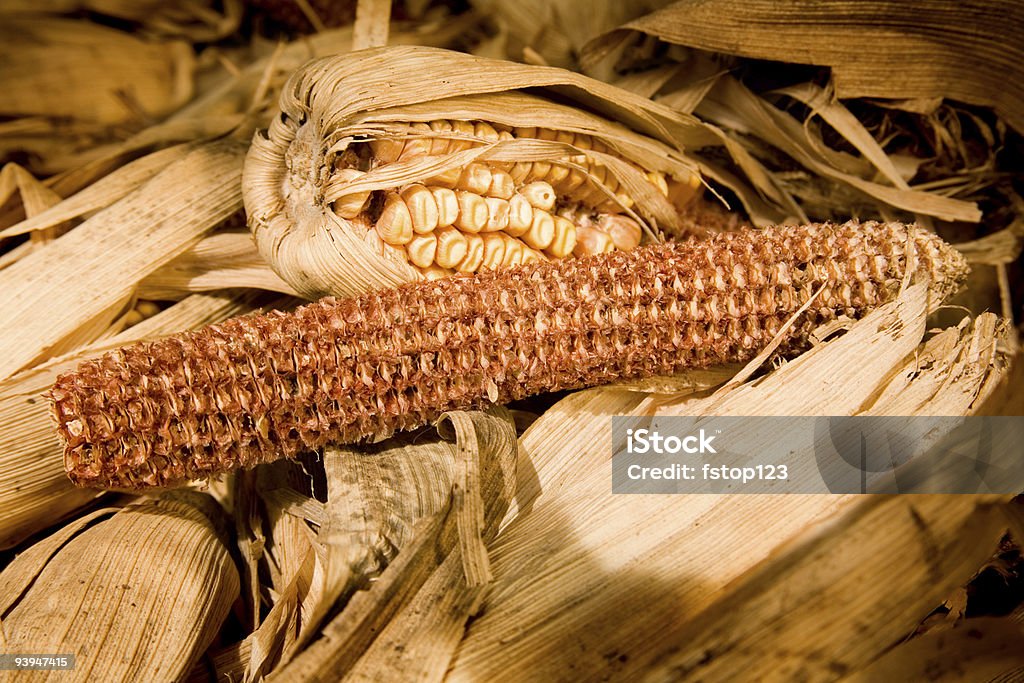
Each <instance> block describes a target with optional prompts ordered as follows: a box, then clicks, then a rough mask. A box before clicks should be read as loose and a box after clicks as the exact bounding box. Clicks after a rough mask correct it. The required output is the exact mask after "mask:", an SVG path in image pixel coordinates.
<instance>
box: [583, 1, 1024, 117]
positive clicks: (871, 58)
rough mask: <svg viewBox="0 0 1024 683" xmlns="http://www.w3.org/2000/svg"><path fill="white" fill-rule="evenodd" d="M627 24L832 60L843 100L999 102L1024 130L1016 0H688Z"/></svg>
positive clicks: (770, 53) (682, 40)
mask: <svg viewBox="0 0 1024 683" xmlns="http://www.w3.org/2000/svg"><path fill="white" fill-rule="evenodd" d="M623 29H624V30H633V31H640V32H643V33H646V34H649V35H652V36H657V37H658V38H660V39H662V40H665V41H668V42H671V43H677V44H680V45H688V46H690V47H697V48H701V49H704V50H713V51H716V52H725V53H729V54H737V55H741V56H745V57H754V58H758V59H772V60H778V61H785V62H797V63H802V64H819V65H824V66H830V67H832V72H833V75H834V77H835V85H836V94H837V95H838V96H839V97H842V98H846V97H890V98H899V99H906V98H933V97H946V98H949V99H954V100H962V101H964V102H970V103H972V104H980V105H985V106H990V107H993V108H994V109H995V110H996V112H997V113H998V114H999V115H1000V116H1002V117H1004V118H1005V119H1006V120H1007V121H1008V122H1009V123H1010V125H1012V126H1013V127H1014V128H1016V129H1017V130H1018V131H1024V71H1022V70H1021V68H1020V64H1021V63H1022V62H1024V50H1022V48H1021V44H1020V40H1019V39H1018V38H1019V36H1020V34H1021V32H1022V30H1024V14H1022V12H1021V8H1020V4H1019V3H1016V2H1013V1H1012V0H987V1H986V2H983V3H981V4H979V5H977V6H974V7H972V9H971V11H969V12H965V11H963V9H962V5H961V4H960V3H958V2H955V1H954V0H926V1H924V2H920V3H914V4H908V3H905V2H899V1H898V0H887V1H884V2H877V3H871V4H870V5H866V4H860V3H856V2H846V1H844V0H829V1H828V2H819V3H815V4H814V5H813V6H810V5H804V4H796V3H781V4H780V3H776V2H772V1H771V0H755V1H754V2H740V1H737V0H711V1H701V2H696V1H695V0H682V1H681V2H676V3H674V4H673V5H671V6H669V7H666V8H664V9H662V10H659V11H656V12H653V13H651V14H648V15H647V16H645V17H642V18H640V19H637V20H635V21H632V22H630V23H628V24H625V26H624V27H623ZM617 33H618V32H614V33H613V34H612V35H606V36H602V37H600V38H597V39H595V40H594V41H593V42H592V43H591V45H589V46H588V47H587V48H586V49H585V51H584V52H585V53H586V52H594V51H597V50H601V49H606V48H607V46H608V45H609V44H613V43H615V42H616V41H617V40H620V39H621V35H616V34H617ZM865 45H870V46H871V49H870V50H866V49H864V46H865ZM992 46H998V48H997V49H991V48H992ZM894 64H898V65H899V68H893V65H894Z"/></svg>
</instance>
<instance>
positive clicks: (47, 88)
mask: <svg viewBox="0 0 1024 683" xmlns="http://www.w3.org/2000/svg"><path fill="white" fill-rule="evenodd" d="M0 45H2V46H3V47H2V48H0V60H2V61H3V63H4V70H3V72H2V74H0V89H2V91H3V92H4V97H3V99H2V100H0V115H2V116H4V117H21V118H16V119H14V120H13V121H10V122H6V123H5V124H4V126H3V127H2V128H0V152H3V153H4V154H5V155H6V153H9V152H26V151H28V152H31V153H32V155H33V156H36V157H39V158H40V160H41V161H40V162H37V163H38V164H39V168H45V169H57V168H61V167H66V166H65V165H64V163H63V162H62V161H61V159H62V158H65V157H67V156H69V154H70V153H71V152H73V151H74V150H84V149H85V148H88V147H95V146H96V144H97V143H98V142H108V141H109V140H110V139H111V136H112V133H113V132H114V128H113V127H114V126H134V127H135V128H141V127H142V125H144V124H145V123H147V122H148V121H149V120H152V119H154V118H161V117H163V116H165V115H166V114H168V113H170V112H171V111H173V110H174V109H177V108H178V107H180V106H182V105H183V104H184V103H185V102H187V101H188V100H189V99H190V98H191V97H192V93H193V85H192V75H193V69H194V58H193V55H192V49H191V47H190V46H189V45H188V44H186V43H184V42H181V41H167V42H157V41H154V42H147V41H142V40H140V39H139V38H137V37H135V36H133V35H131V34H128V33H124V32H121V31H117V30H114V29H111V28H106V27H102V26H99V25H97V24H85V23H83V22H79V21H73V20H67V19H58V18H53V17H28V18H19V17H4V21H3V25H2V27H0ZM53 46H58V49H54V47H53ZM95 153H96V152H92V154H95Z"/></svg>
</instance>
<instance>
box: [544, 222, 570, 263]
mask: <svg viewBox="0 0 1024 683" xmlns="http://www.w3.org/2000/svg"><path fill="white" fill-rule="evenodd" d="M554 221H555V236H554V239H552V240H551V244H549V245H548V247H547V253H549V254H551V255H552V256H554V257H555V258H565V257H566V256H568V255H569V254H571V253H572V250H573V249H575V248H576V225H575V224H574V223H573V222H572V221H570V220H569V219H567V218H563V217H562V216H555V217H554Z"/></svg>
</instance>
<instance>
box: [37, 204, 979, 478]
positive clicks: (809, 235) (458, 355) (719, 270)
mask: <svg viewBox="0 0 1024 683" xmlns="http://www.w3.org/2000/svg"><path fill="white" fill-rule="evenodd" d="M908 264H912V265H910V267H909V268H908ZM965 272H966V265H965V262H964V260H963V258H962V257H961V256H960V255H959V254H958V253H957V252H956V251H955V250H954V249H952V248H951V247H949V246H948V245H946V244H945V243H943V242H942V241H941V240H939V239H938V238H937V237H935V236H934V235H931V234H928V233H926V232H924V231H921V230H917V229H914V228H913V227H907V226H904V225H902V224H898V223H893V224H880V223H867V224H863V225H862V224H857V223H848V224H845V225H841V226H837V225H815V226H807V227H803V228H783V229H768V230H763V231H756V230H748V231H741V232H736V233H722V234H719V235H715V236H713V237H711V238H709V239H708V240H706V241H703V240H691V241H687V242H682V243H671V244H664V245H652V246H648V247H642V248H639V249H636V250H633V251H632V252H614V253H610V254H603V255H600V256H595V257H591V258H588V259H573V260H562V261H557V262H551V263H537V264H531V265H528V266H522V267H521V269H519V270H516V269H508V270H498V271H491V272H487V273H481V274H477V275H475V276H472V277H460V278H448V279H443V280H438V281H435V282H426V283H410V284H408V285H405V286H402V287H399V288H397V289H390V290H383V291H380V292H376V293H372V294H367V295H363V296H361V297H357V298H354V299H347V300H337V299H332V298H328V299H324V300H323V301H320V302H318V303H315V304H311V305H309V306H305V307H303V308H300V309H298V310H297V311H296V312H295V313H292V314H285V313H279V312H278V313H271V314H269V315H264V316H253V317H245V318H235V319H232V320H230V321H228V322H225V323H223V324H221V325H214V326H211V327H208V328H206V329H204V330H202V331H200V332H198V333H189V334H182V335H178V336H175V337H171V338H169V339H165V340H161V341H157V342H152V343H145V344H139V345H135V346H130V347H126V348H124V349H121V350H119V351H117V352H116V353H111V354H108V355H106V356H104V357H103V358H102V359H100V360H98V361H87V362H85V363H83V364H82V365H81V366H80V368H79V369H78V370H77V371H76V372H73V373H69V374H66V375H63V376H61V377H60V378H59V379H58V380H57V382H56V384H55V385H54V387H53V389H52V391H51V394H50V395H51V397H52V399H53V401H54V415H55V417H56V420H57V424H58V427H59V431H60V434H61V437H62V438H63V439H64V441H65V443H66V446H67V447H66V451H65V465H66V467H67V470H68V473H69V475H70V476H71V477H72V479H73V480H74V481H76V482H77V483H78V484H80V485H95V486H106V487H114V488H138V487H144V486H161V485H172V484H177V483H180V482H182V481H185V480H188V479H193V478H196V477H202V476H207V475H210V474H213V473H217V472H223V471H227V470H231V469H235V468H237V467H251V466H253V465H256V464H258V463H260V462H267V461H269V460H274V459H277V458H280V457H295V456H296V455H297V454H299V453H300V452H302V451H304V450H308V449H315V448H320V447H323V446H324V445H325V444H328V443H346V442H354V441H360V440H365V439H380V438H384V437H387V436H389V435H391V434H392V433H393V432H394V431H395V430H401V429H410V428H413V427H418V426H421V425H423V424H425V423H428V422H430V421H432V420H435V419H436V418H437V417H438V416H440V414H441V413H442V412H444V411H446V410H453V409H467V408H472V407H477V406H481V405H486V404H488V403H506V402H508V401H512V400H515V399H519V398H523V397H525V396H529V395H532V394H536V393H540V392H545V391H554V390H559V389H570V388H578V387H583V386H590V385H594V384H601V383H606V382H610V381H614V380H619V379H638V378H642V377H646V376H651V375H654V374H668V373H671V372H673V371H678V370H681V369H684V368H690V367H703V366H708V365H712V364H716V363H724V362H729V361H744V360H749V359H751V358H753V357H754V356H755V355H757V353H758V352H760V351H761V350H762V349H763V348H765V347H766V346H767V345H768V344H769V343H771V342H772V341H773V338H775V337H776V335H778V336H779V338H780V339H781V340H782V341H783V349H784V350H788V351H793V350H798V349H800V348H802V347H803V346H804V345H805V344H806V342H807V333H808V332H809V331H810V330H811V329H812V328H813V327H814V326H815V325H816V324H818V323H820V322H822V321H824V320H828V319H831V318H834V317H835V316H838V315H849V316H852V317H858V316H860V315H863V314H864V313H865V312H867V311H869V310H871V309H872V308H873V307H875V306H877V305H879V304H881V303H884V302H885V301H888V300H889V299H891V298H892V297H894V296H895V294H896V293H897V292H898V290H899V289H900V287H901V286H902V285H903V284H904V280H909V279H912V278H914V277H916V276H918V275H921V276H925V277H927V278H928V280H929V282H930V287H931V289H932V293H933V300H934V301H933V304H934V305H937V303H938V302H940V301H941V300H942V299H943V298H945V296H946V295H948V294H949V293H950V292H951V291H953V290H955V289H956V288H957V286H958V284H959V282H960V281H961V279H962V277H963V276H964V274H965ZM805 308H806V311H805V314H804V315H802V316H800V317H798V319H797V322H796V323H795V324H792V325H789V324H788V319H789V318H790V317H791V316H793V315H795V314H798V313H801V312H804V309H805ZM776 341H778V340H776Z"/></svg>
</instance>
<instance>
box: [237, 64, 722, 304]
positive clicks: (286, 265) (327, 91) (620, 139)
mask: <svg viewBox="0 0 1024 683" xmlns="http://www.w3.org/2000/svg"><path fill="white" fill-rule="evenodd" d="M424 73H430V74H431V75H432V79H436V80H435V81H432V82H425V81H424V78H423V74H424ZM541 87H546V88H549V89H550V90H551V91H552V93H555V92H557V93H559V94H562V95H568V96H569V97H571V98H573V100H574V101H576V102H578V103H579V105H580V106H588V107H590V108H591V109H593V110H596V111H598V112H600V113H602V114H605V115H608V116H610V117H612V119H613V120H617V121H620V122H622V123H624V124H627V125H629V126H631V127H632V128H633V129H635V130H636V131H639V133H643V134H639V133H636V132H633V131H632V130H630V129H627V128H625V127H624V126H622V125H619V124H616V123H613V122H612V121H610V120H607V119H605V118H602V117H600V116H596V115H594V114H590V113H588V112H586V111H584V110H583V109H578V108H572V107H567V106H565V105H562V104H557V103H555V102H552V101H549V100H547V99H542V98H540V97H538V96H535V95H532V94H527V93H525V92H522V90H523V89H525V88H541ZM367 93H375V94H374V95H373V96H368V95H367ZM381 93H385V94H383V95H382V94H381ZM280 108H281V111H282V114H283V115H282V116H281V117H279V118H276V119H275V120H274V122H273V124H272V125H271V127H270V130H269V132H268V134H267V136H263V135H257V137H256V138H255V139H254V141H253V146H252V148H251V150H250V152H249V155H248V157H247V159H246V168H245V177H244V179H243V183H244V191H245V203H246V208H247V213H248V220H249V226H250V229H251V230H252V231H253V234H254V235H255V238H256V246H257V248H258V249H259V251H260V253H261V254H262V255H263V256H264V258H265V259H266V260H267V261H268V262H269V263H270V264H271V266H272V267H273V268H274V270H275V271H276V272H277V273H278V274H279V275H280V276H281V278H282V279H283V280H284V281H286V282H288V283H289V284H290V285H291V286H292V287H294V288H295V290H296V291H298V292H299V293H300V294H302V295H303V296H307V297H310V298H313V297H317V296H322V295H324V294H335V295H351V294H355V293H357V292H361V291H365V290H368V289H372V288H375V287H385V286H390V285H395V284H398V283H400V282H406V281H410V280H413V279H416V278H417V277H418V275H417V273H416V272H415V271H414V270H413V269H412V268H410V267H407V266H405V265H403V264H401V263H397V262H394V261H390V260H388V259H385V258H384V257H381V256H379V255H376V254H374V253H373V252H372V250H371V249H370V247H369V246H367V245H366V244H365V242H364V241H363V239H362V235H361V234H359V233H358V232H357V231H356V230H355V229H353V228H352V227H351V226H350V225H349V224H348V223H347V222H346V221H344V220H343V219H341V218H339V217H338V216H336V215H335V214H334V213H333V211H331V210H330V207H329V204H330V203H331V202H333V201H334V200H335V199H337V198H338V197H340V196H342V195H343V194H347V193H355V192H362V191H368V190H379V189H384V188H387V187H394V186H396V185H401V184H403V183H404V182H407V181H409V180H411V179H414V178H419V177H422V176H424V175H428V174H430V173H435V172H439V171H442V170H445V169H448V168H457V167H461V166H464V165H465V164H466V163H469V162H470V161H473V160H486V159H493V160H495V161H515V160H543V159H553V158H557V157H558V156H559V155H560V154H563V153H564V151H565V147H566V146H565V145H562V144H560V143H549V142H545V141H539V140H512V141H506V142H499V143H496V144H493V145H488V146H482V147H479V148H477V149H471V150H465V151H462V152H455V153H452V154H449V155H446V156H445V157H443V158H442V160H441V161H438V160H437V159H435V158H431V157H428V158H426V159H425V160H423V161H416V160H414V161H412V162H407V163H397V164H388V165H386V166H382V167H380V168H379V169H377V170H374V171H371V172H369V173H367V174H366V175H365V176H363V177H361V178H359V179H358V180H356V181H353V182H349V183H344V184H343V185H339V183H338V182H332V181H331V179H330V178H329V174H328V173H327V172H326V169H327V168H329V166H330V164H329V163H328V161H329V159H328V156H329V155H330V156H332V157H333V155H334V153H336V152H338V151H341V150H343V149H344V148H345V147H346V146H347V145H348V144H349V143H350V142H352V141H353V140H354V139H355V138H356V136H359V139H367V138H369V139H373V138H377V137H389V136H396V135H400V134H401V128H402V127H403V125H402V124H403V122H409V121H431V120H434V119H462V120H471V121H472V120H484V121H490V122H498V123H502V124H505V125H508V126H531V125H536V122H537V121H544V123H545V126H547V127H550V128H554V129H556V130H568V131H573V132H580V133H586V134H589V135H593V136H594V137H596V138H598V139H600V140H602V141H603V142H605V143H606V144H608V145H609V147H611V148H612V149H614V150H616V151H617V152H619V153H620V154H622V155H623V156H625V157H626V158H627V159H630V160H631V161H633V162H635V163H637V164H638V165H639V166H641V167H642V168H646V169H648V170H653V171H661V172H664V173H666V174H669V175H671V176H675V177H677V178H678V179H680V180H683V179H686V178H689V173H690V169H691V168H692V165H691V164H689V163H688V162H687V161H686V159H685V157H684V156H683V155H682V152H681V149H682V146H683V145H685V144H687V143H688V142H689V141H690V140H700V139H704V138H706V137H707V133H706V131H704V130H703V129H702V127H701V126H700V124H698V123H697V122H696V121H695V120H693V119H692V118H690V117H687V116H684V115H680V114H677V113H674V112H672V111H671V110H669V109H667V108H664V107H658V106H656V105H654V104H653V103H651V102H650V101H649V100H644V99H642V98H639V97H636V96H632V95H630V94H629V93H626V92H624V91H620V90H617V89H615V88H612V87H610V86H608V85H606V84H603V83H600V82H598V81H593V80H590V79H587V78H585V77H583V76H579V75H578V74H574V73H572V72H568V71H563V70H560V69H553V68H545V67H530V66H521V65H515V64H512V63H509V62H500V61H496V60H485V59H481V58H476V57H471V56H467V55H462V54H458V53H453V52H446V51H441V50H432V49H428V48H414V47H408V48H386V49H376V50H364V51H361V52H358V53H354V54H353V55H351V56H340V57H332V58H326V59H323V60H319V61H315V62H312V63H310V64H307V65H306V66H305V67H304V68H303V69H302V70H300V71H298V72H297V73H296V74H295V75H294V76H293V77H292V79H291V80H290V81H289V83H288V84H287V85H286V86H285V89H284V92H283V94H282V98H281V102H280ZM286 156H287V157H288V160H286ZM293 157H294V158H293ZM606 161H607V160H606ZM608 165H609V167H612V168H613V169H614V170H615V173H616V175H617V176H618V179H619V181H620V182H621V183H623V185H624V186H625V187H626V188H628V189H629V190H631V194H632V195H633V196H634V198H635V199H636V202H637V206H638V209H637V213H639V214H640V216H642V217H643V218H645V219H646V220H647V221H648V222H649V223H650V224H651V225H652V226H653V227H655V228H657V227H658V226H661V227H664V228H667V229H671V228H674V227H677V226H676V223H677V221H678V216H677V214H676V212H675V211H674V210H673V209H672V207H671V205H670V204H669V203H668V201H667V200H666V199H665V198H664V197H662V196H660V195H659V194H658V193H657V192H656V191H654V190H653V189H652V188H650V186H649V185H648V184H647V183H645V182H644V181H643V178H642V174H640V173H639V172H638V171H636V170H634V169H631V168H629V167H627V166H626V165H625V164H619V165H615V164H613V163H611V162H610V161H608ZM618 166H621V167H622V168H619V167H618ZM620 173H621V175H620ZM634 175H635V176H638V177H637V178H634V177H633V176H634ZM285 184H287V186H288V187H289V188H294V189H289V190H288V191H287V192H286V191H285Z"/></svg>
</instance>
